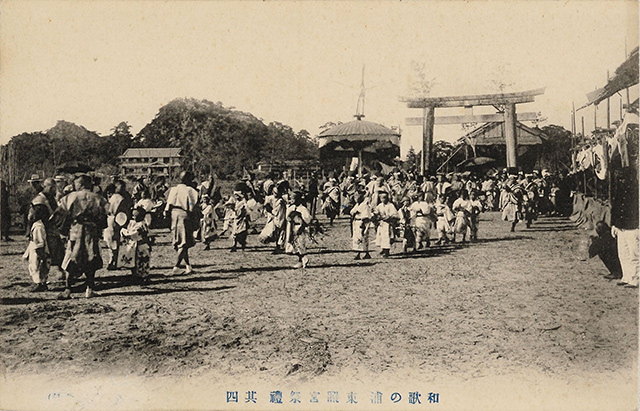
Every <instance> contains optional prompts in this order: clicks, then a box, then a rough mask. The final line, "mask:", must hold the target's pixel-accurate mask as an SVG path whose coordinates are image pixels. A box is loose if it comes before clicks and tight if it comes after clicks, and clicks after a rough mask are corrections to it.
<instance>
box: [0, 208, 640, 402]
mask: <svg viewBox="0 0 640 411" xmlns="http://www.w3.org/2000/svg"><path fill="white" fill-rule="evenodd" d="M321 221H322V220H321ZM322 222H323V223H324V224H325V229H326V232H325V235H324V237H323V238H321V239H319V244H314V245H313V247H311V249H310V251H311V255H310V260H311V265H310V267H309V268H307V269H301V270H294V269H292V268H290V267H291V266H292V265H293V264H294V263H295V262H296V261H297V260H296V258H295V257H292V256H286V255H272V254H271V252H270V251H271V248H267V247H264V246H261V245H260V244H259V243H258V242H257V238H256V237H257V236H250V237H249V248H248V249H247V250H246V251H245V252H237V253H229V252H228V247H229V243H228V240H226V239H222V240H218V241H216V242H214V243H213V244H212V250H211V251H204V250H203V249H202V248H203V246H202V244H198V245H196V247H195V248H194V249H192V252H191V259H192V263H193V264H194V267H195V270H196V271H195V273H194V274H191V275H188V276H187V275H177V276H172V275H171V267H172V263H173V258H174V252H173V249H172V248H171V246H170V244H169V242H168V241H169V233H168V230H161V231H158V232H157V233H156V234H157V235H158V237H157V245H156V246H155V248H154V249H153V252H152V262H151V265H152V284H151V285H150V286H145V287H141V286H135V285H129V284H128V283H127V281H128V276H129V272H128V271H124V270H123V271H106V270H101V271H99V272H98V278H97V284H98V286H97V290H98V293H99V296H98V297H96V298H93V299H86V298H84V293H83V292H82V291H83V287H82V284H81V283H80V284H79V285H78V288H77V290H76V292H75V293H74V297H75V298H74V299H73V300H71V301H56V300H55V296H56V294H57V291H49V292H45V293H30V292H29V288H30V287H31V281H30V278H29V275H28V273H27V268H26V263H25V262H24V261H23V260H21V255H22V252H23V251H24V249H25V247H26V241H25V240H24V239H23V238H22V239H19V238H20V236H18V235H14V236H13V238H14V239H16V241H15V242H10V243H2V245H1V255H0V272H1V274H0V298H1V301H0V304H1V305H0V343H1V345H0V348H1V353H0V362H1V366H2V372H3V378H2V381H1V383H0V408H2V409H140V408H153V409H187V408H188V409H213V408H227V407H228V408H230V409H234V408H235V409H265V408H269V409H270V408H280V409H284V408H291V409H329V408H330V409H365V408H367V409H369V408H373V409H390V408H393V409H419V408H439V409H634V408H636V407H637V392H638V378H637V373H638V371H637V361H638V290H637V289H629V288H624V287H619V286H616V282H615V281H609V280H607V279H604V278H603V276H604V275H606V274H607V272H606V268H605V267H604V265H603V264H602V263H601V262H600V261H599V260H598V259H597V258H596V259H593V260H582V259H581V257H584V254H585V253H586V248H585V242H586V239H587V238H588V234H589V233H588V232H587V231H584V230H581V229H575V228H573V226H572V225H571V224H570V222H569V221H568V220H567V219H562V218H541V219H540V220H539V221H538V222H537V223H535V224H534V226H533V227H532V228H531V229H529V230H526V229H524V225H523V224H520V225H519V227H518V231H517V232H516V233H509V232H508V230H509V224H508V223H505V222H501V221H500V220H499V215H498V214H497V213H487V214H485V215H483V216H482V220H481V222H480V234H479V237H480V240H479V241H478V242H477V243H473V244H471V245H468V244H467V245H453V246H444V247H433V248H431V249H429V250H427V251H424V252H422V253H419V254H414V255H406V256H405V255H400V254H399V252H400V246H399V245H396V248H395V249H394V250H392V253H395V254H394V255H392V256H391V258H389V259H383V258H381V257H380V256H379V255H378V253H377V252H376V253H374V254H373V259H371V260H364V261H354V260H353V253H351V252H349V251H348V250H349V248H350V239H349V227H348V220H345V219H342V220H338V221H337V222H336V224H335V225H334V226H333V227H328V224H327V223H326V221H322ZM18 239H19V240H18ZM104 256H105V260H106V250H104ZM57 277H58V273H57V272H55V271H54V272H52V274H51V279H52V280H56V279H57ZM250 390H255V391H256V392H257V396H258V399H257V402H256V403H255V404H254V403H252V402H245V399H246V396H247V394H246V392H247V391H250ZM274 390H280V391H282V392H283V397H282V402H283V404H275V403H271V402H270V398H271V397H270V393H271V392H272V391H274ZM328 390H335V391H337V392H338V394H337V395H338V401H339V402H338V403H329V402H328V397H327V391H328ZM227 391H238V392H239V401H238V403H230V402H227ZM291 391H297V392H300V399H301V402H300V403H297V402H292V399H293V397H294V394H293V393H291V395H289V394H290V392H291ZM315 391H318V392H320V397H319V402H318V403H314V402H312V401H311V400H310V398H312V396H311V393H312V392H315ZM372 391H380V392H382V394H383V396H382V403H381V404H377V403H375V402H373V397H371V392H372ZM411 391H419V392H420V393H421V398H420V400H421V403H419V404H418V403H415V404H414V403H410V402H409V401H408V395H409V392H411ZM349 392H354V393H357V404H356V403H353V401H352V402H348V401H347V399H348V397H347V396H348V393H349ZM394 392H398V393H399V394H401V395H402V400H400V401H398V402H397V403H394V401H392V399H391V397H390V395H391V394H392V393H394ZM430 392H432V393H439V401H438V403H434V402H428V401H427V395H428V393H430ZM354 395H355V394H354ZM370 397H371V398H370Z"/></svg>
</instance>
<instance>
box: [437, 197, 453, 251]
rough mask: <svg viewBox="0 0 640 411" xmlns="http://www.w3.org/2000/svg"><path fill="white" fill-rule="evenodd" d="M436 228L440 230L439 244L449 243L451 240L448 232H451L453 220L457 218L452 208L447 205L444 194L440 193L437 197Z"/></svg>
mask: <svg viewBox="0 0 640 411" xmlns="http://www.w3.org/2000/svg"><path fill="white" fill-rule="evenodd" d="M435 208H436V218H437V221H436V230H437V231H438V241H437V243H438V244H447V243H448V242H449V237H448V236H447V234H448V233H450V232H451V221H452V220H453V219H454V218H455V217H454V215H453V213H452V212H451V209H450V208H449V206H448V205H447V201H446V200H445V198H444V197H443V196H442V195H438V198H437V199H436V204H435Z"/></svg>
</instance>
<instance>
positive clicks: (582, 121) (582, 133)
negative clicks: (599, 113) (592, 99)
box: [582, 116, 584, 141]
mask: <svg viewBox="0 0 640 411" xmlns="http://www.w3.org/2000/svg"><path fill="white" fill-rule="evenodd" d="M582 140H583V141H584V116H582Z"/></svg>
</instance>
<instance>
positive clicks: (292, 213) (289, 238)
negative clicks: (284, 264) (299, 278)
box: [285, 191, 311, 268]
mask: <svg viewBox="0 0 640 411" xmlns="http://www.w3.org/2000/svg"><path fill="white" fill-rule="evenodd" d="M303 200H304V197H303V195H302V193H301V192H299V191H296V192H295V193H294V194H293V196H291V197H290V200H289V203H290V205H289V206H288V207H287V211H286V221H287V234H286V243H285V252H287V253H288V254H294V255H297V256H298V260H299V261H298V263H297V264H296V265H294V266H293V268H306V267H307V265H308V264H309V258H308V257H307V237H308V232H307V227H308V226H309V223H311V213H310V212H309V209H308V208H307V207H306V206H305V205H304V201H303Z"/></svg>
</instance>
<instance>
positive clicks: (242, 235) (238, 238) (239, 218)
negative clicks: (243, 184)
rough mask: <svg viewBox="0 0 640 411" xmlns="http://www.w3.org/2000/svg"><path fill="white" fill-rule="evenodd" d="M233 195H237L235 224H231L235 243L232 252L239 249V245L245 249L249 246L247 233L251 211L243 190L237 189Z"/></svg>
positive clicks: (234, 210) (232, 237) (234, 209)
mask: <svg viewBox="0 0 640 411" xmlns="http://www.w3.org/2000/svg"><path fill="white" fill-rule="evenodd" d="M233 196H234V197H235V206H234V208H233V212H234V217H233V224H232V226H231V239H232V240H233V245H232V246H231V249H230V250H229V251H230V252H235V251H237V250H238V246H240V248H242V250H244V249H245V247H246V246H247V234H248V230H249V211H248V209H247V202H246V200H245V195H244V193H243V192H242V191H239V190H236V191H234V192H233Z"/></svg>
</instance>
